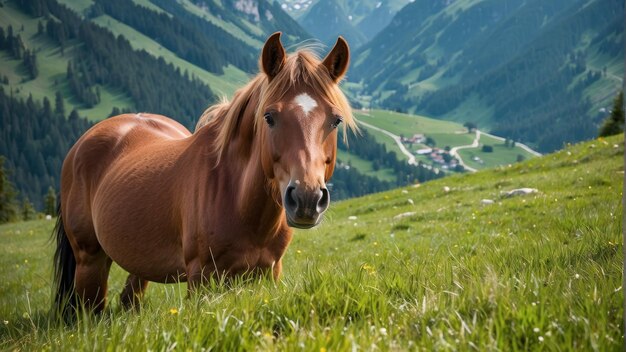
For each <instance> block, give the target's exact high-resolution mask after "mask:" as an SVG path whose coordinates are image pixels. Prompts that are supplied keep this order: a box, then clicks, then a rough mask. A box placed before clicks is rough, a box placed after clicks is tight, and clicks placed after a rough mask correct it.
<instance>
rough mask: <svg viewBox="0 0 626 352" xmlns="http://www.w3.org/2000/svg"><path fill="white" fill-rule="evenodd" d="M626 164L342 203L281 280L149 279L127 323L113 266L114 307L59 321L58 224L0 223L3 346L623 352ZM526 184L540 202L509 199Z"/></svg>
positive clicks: (548, 160)
mask: <svg viewBox="0 0 626 352" xmlns="http://www.w3.org/2000/svg"><path fill="white" fill-rule="evenodd" d="M615 145H617V146H615ZM623 155H624V144H623V137H614V138H610V139H607V140H595V141H591V142H588V143H583V144H580V145H575V146H572V147H570V148H568V149H567V150H564V151H561V152H558V153H556V154H551V155H546V156H544V157H541V158H534V159H532V160H529V161H526V162H523V163H519V164H515V165H512V166H510V167H508V166H507V167H498V168H494V169H490V170H486V171H482V172H478V173H475V174H462V175H455V176H451V177H447V178H444V179H441V180H437V181H432V182H428V183H425V184H423V185H421V187H418V188H414V187H408V188H405V189H397V190H393V191H390V192H386V193H380V194H374V195H369V196H366V197H362V198H358V199H353V200H348V201H344V202H339V203H333V204H332V205H331V209H330V210H329V214H327V215H326V220H325V222H324V223H323V224H322V225H321V226H319V227H318V228H316V229H313V230H308V231H297V232H296V234H295V237H294V240H293V243H292V244H291V246H290V248H289V249H288V251H287V253H286V255H285V257H284V266H283V268H284V275H283V277H282V278H281V279H280V280H279V281H278V282H276V283H273V282H271V281H269V280H258V281H253V282H248V283H235V284H233V285H232V286H230V287H225V286H215V287H210V288H209V289H208V290H207V291H206V292H204V293H198V294H194V295H192V296H191V298H185V297H186V291H185V287H184V285H170V286H166V285H160V284H151V286H150V287H149V288H148V292H147V296H146V299H145V304H144V306H143V310H142V311H141V312H140V313H132V312H130V313H129V312H122V311H120V309H119V305H118V302H117V298H116V296H117V295H118V294H119V292H120V290H121V287H122V284H123V279H124V274H123V272H122V271H121V270H119V268H114V272H113V275H112V277H111V279H110V280H109V284H110V292H111V297H113V299H112V304H111V305H110V307H111V308H110V309H109V310H107V311H106V312H105V313H104V314H103V315H102V316H100V317H92V318H89V317H86V318H83V319H80V320H79V322H78V323H77V324H76V325H75V326H66V327H63V326H58V325H57V324H56V323H54V322H49V321H48V319H47V310H48V307H49V305H50V295H49V293H50V289H49V287H50V264H51V256H52V245H51V243H50V242H49V241H48V237H49V232H50V231H51V229H52V222H46V221H34V222H27V223H19V224H9V225H2V226H0V241H1V243H2V246H0V265H1V266H0V268H2V270H1V271H0V282H2V285H0V316H1V317H2V321H0V349H3V350H14V349H17V350H89V351H93V350H98V351H104V350H128V351H134V350H159V351H161V350H169V349H177V350H200V349H202V348H205V349H215V350H228V351H237V350H241V351H243V350H246V351H248V350H263V351H265V350H281V351H293V350H305V351H321V350H327V351H341V350H352V349H356V350H373V349H380V350H426V351H429V350H479V351H489V350H501V351H515V350H549V351H592V350H597V351H619V350H622V349H623V345H622V336H623V330H624V326H623V320H622V317H623V313H624V312H623V302H624V295H623V289H622V264H623V259H624V258H623V254H622V253H623V252H622V250H623V243H622V237H621V233H622V206H621V204H622V203H621V202H622V201H621V198H622V191H623V190H622V183H623V178H624V163H623ZM444 186H445V187H449V191H448V192H445V191H444V190H443V188H444ZM518 187H534V188H537V189H538V190H539V193H536V194H532V195H527V196H520V197H514V198H503V197H501V195H500V193H501V192H502V191H506V190H510V189H514V188H518ZM485 198H489V199H493V200H494V201H495V204H492V205H486V206H483V205H481V199H485ZM408 199H411V200H413V203H414V204H410V202H409V201H408ZM407 212H412V214H411V215H408V216H405V217H403V218H396V216H397V215H399V214H403V213H407ZM350 216H356V217H357V219H356V220H350V219H349V217H350ZM18 231H19V232H18Z"/></svg>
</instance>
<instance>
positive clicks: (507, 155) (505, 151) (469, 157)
mask: <svg viewBox="0 0 626 352" xmlns="http://www.w3.org/2000/svg"><path fill="white" fill-rule="evenodd" d="M483 145H490V146H492V147H493V152H491V153H487V152H483V151H482V146H483ZM459 154H460V155H461V158H463V161H464V162H465V163H466V164H467V165H468V166H470V167H473V168H475V169H478V170H482V169H485V168H490V167H495V166H498V165H508V164H513V163H516V162H517V161H518V160H517V158H518V156H519V155H521V156H522V157H523V160H527V159H531V158H534V157H535V156H534V155H532V154H531V153H529V152H527V151H526V150H524V149H522V148H520V147H517V146H516V147H513V148H509V147H506V146H505V145H504V141H501V140H498V139H495V138H492V137H489V136H487V135H484V134H482V135H481V136H480V145H479V147H478V148H475V149H461V150H459ZM475 156H477V157H479V158H480V159H481V160H482V161H483V163H482V164H481V163H479V162H477V161H474V160H473V157H475Z"/></svg>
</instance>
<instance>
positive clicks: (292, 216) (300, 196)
mask: <svg viewBox="0 0 626 352" xmlns="http://www.w3.org/2000/svg"><path fill="white" fill-rule="evenodd" d="M349 58H350V50H349V48H348V45H347V43H346V41H345V40H344V39H343V38H341V37H339V39H338V40H337V44H335V46H334V48H333V49H332V50H331V51H330V53H329V54H328V55H327V56H326V58H325V59H324V60H319V59H317V58H316V57H315V56H314V55H313V54H311V53H310V52H306V51H298V52H296V53H294V54H291V55H289V56H287V54H286V53H285V49H284V48H283V46H282V44H281V42H280V33H275V34H273V35H272V36H271V37H270V38H269V39H268V40H267V42H266V43H265V46H264V47H263V53H262V56H261V69H262V71H263V73H264V74H265V75H266V77H267V82H268V83H267V85H266V86H265V89H264V92H263V93H262V94H261V98H260V104H259V107H258V110H257V118H258V124H259V126H257V127H258V128H259V129H260V130H261V131H260V133H261V136H262V147H261V149H262V150H261V153H262V163H263V170H264V173H265V175H266V177H267V178H268V179H269V180H270V181H271V182H272V183H273V186H274V187H275V188H276V190H279V191H280V199H281V201H282V204H283V207H284V208H285V212H286V215H287V222H288V224H289V226H292V227H297V228H310V227H313V226H315V225H317V224H318V223H319V222H320V220H321V215H322V214H323V213H324V211H326V209H327V208H328V206H329V204H330V194H329V192H328V188H327V187H326V182H327V181H328V180H329V179H330V177H331V176H332V174H333V170H334V167H335V158H336V155H337V130H338V128H339V127H340V126H342V128H344V135H345V126H346V125H348V126H350V127H351V128H355V121H354V119H353V117H352V111H351V109H350V106H349V104H348V102H347V100H346V98H345V96H344V95H343V93H342V92H341V90H340V89H339V86H338V82H339V81H340V80H341V78H342V77H343V75H344V74H345V73H346V71H347V68H348V63H349Z"/></svg>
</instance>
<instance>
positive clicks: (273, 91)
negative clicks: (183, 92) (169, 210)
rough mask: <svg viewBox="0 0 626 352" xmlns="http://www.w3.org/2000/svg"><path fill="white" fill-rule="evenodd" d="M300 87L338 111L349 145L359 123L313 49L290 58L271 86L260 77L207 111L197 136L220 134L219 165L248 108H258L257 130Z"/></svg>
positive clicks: (216, 143) (216, 148) (215, 150)
mask: <svg viewBox="0 0 626 352" xmlns="http://www.w3.org/2000/svg"><path fill="white" fill-rule="evenodd" d="M298 86H306V87H308V88H310V89H312V90H313V92H314V94H316V95H317V96H319V97H320V98H321V99H324V101H325V102H326V103H327V104H329V105H331V106H333V107H335V108H336V109H337V110H338V111H339V112H340V113H341V116H342V117H343V121H344V124H343V137H344V140H346V141H347V129H348V128H349V129H350V130H351V131H353V132H356V131H358V127H357V124H356V120H355V118H354V116H353V115H352V109H351V108H350V104H349V103H348V100H347V99H346V97H345V95H344V94H343V92H342V91H341V89H339V84H338V83H335V82H333V80H332V79H331V78H330V75H329V74H328V70H327V69H326V67H324V66H323V65H321V61H320V59H319V58H318V56H317V55H316V54H315V53H313V52H312V51H310V50H309V49H300V50H298V51H296V52H295V53H293V54H291V55H289V56H287V58H286V60H285V62H284V64H283V67H282V68H281V70H280V72H279V73H278V74H277V75H276V76H275V77H274V79H272V81H271V82H268V79H267V75H266V74H264V73H262V72H261V73H259V74H257V75H256V77H254V78H253V79H252V80H251V81H250V82H249V83H248V84H246V85H245V86H244V87H242V88H241V89H239V90H237V91H236V92H235V94H234V96H233V99H232V101H230V102H229V101H228V100H227V99H223V100H222V101H221V102H220V103H218V104H216V105H213V106H211V107H209V108H208V109H206V111H205V112H204V113H203V114H202V116H200V119H199V120H198V123H197V125H196V129H195V132H198V131H199V130H200V129H202V128H211V129H214V130H216V131H217V136H216V138H215V140H214V141H213V145H214V148H213V153H214V157H215V158H216V165H218V164H219V162H220V159H221V157H222V155H223V153H224V150H225V149H226V146H227V145H228V143H229V142H230V141H231V139H232V138H233V135H234V133H235V131H236V129H237V126H238V125H239V124H238V122H239V120H240V119H241V118H242V116H243V114H244V112H245V110H246V108H247V107H248V106H249V105H252V106H255V107H256V109H255V119H254V126H255V129H256V125H257V123H258V121H259V120H261V119H262V117H263V114H264V113H265V111H264V110H265V108H266V107H267V106H268V105H270V104H272V103H275V102H277V101H280V100H281V99H282V98H283V97H284V96H285V94H286V93H287V92H288V91H290V90H292V89H296V88H297V87H298ZM195 132H194V133H195Z"/></svg>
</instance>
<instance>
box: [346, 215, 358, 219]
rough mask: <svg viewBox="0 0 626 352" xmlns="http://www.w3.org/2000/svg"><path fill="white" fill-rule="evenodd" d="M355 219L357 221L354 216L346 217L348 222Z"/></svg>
mask: <svg viewBox="0 0 626 352" xmlns="http://www.w3.org/2000/svg"><path fill="white" fill-rule="evenodd" d="M356 219H357V217H356V216H354V215H350V216H348V220H356Z"/></svg>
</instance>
